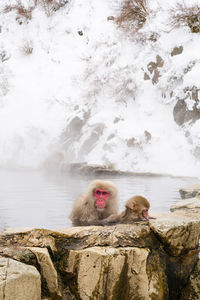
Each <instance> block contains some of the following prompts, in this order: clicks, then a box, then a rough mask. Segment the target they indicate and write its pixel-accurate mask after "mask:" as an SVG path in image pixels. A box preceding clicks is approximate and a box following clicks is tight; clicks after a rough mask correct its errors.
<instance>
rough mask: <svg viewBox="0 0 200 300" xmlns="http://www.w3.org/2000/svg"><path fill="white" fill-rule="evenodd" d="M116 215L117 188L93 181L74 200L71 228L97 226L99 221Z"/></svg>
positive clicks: (106, 182) (107, 182)
mask: <svg viewBox="0 0 200 300" xmlns="http://www.w3.org/2000/svg"><path fill="white" fill-rule="evenodd" d="M117 213H118V190H117V187H116V186H115V185H114V184H113V183H112V182H111V181H103V180H94V181H92V182H91V183H90V184H89V186H88V189H87V191H86V192H85V193H84V194H81V195H80V196H79V197H78V198H77V199H76V200H75V202H74V206H73V209H72V212H71V214H70V219H71V221H72V225H73V226H88V225H98V221H99V220H103V219H105V218H107V217H109V216H110V215H112V214H117ZM99 225H101V224H99Z"/></svg>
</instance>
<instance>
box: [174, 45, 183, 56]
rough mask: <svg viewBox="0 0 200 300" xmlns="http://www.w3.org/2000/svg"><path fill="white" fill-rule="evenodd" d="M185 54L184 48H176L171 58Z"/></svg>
mask: <svg viewBox="0 0 200 300" xmlns="http://www.w3.org/2000/svg"><path fill="white" fill-rule="evenodd" d="M182 52H183V46H179V47H174V49H173V50H172V52H171V56H175V55H179V54H181V53H182Z"/></svg>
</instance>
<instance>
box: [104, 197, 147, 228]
mask: <svg viewBox="0 0 200 300" xmlns="http://www.w3.org/2000/svg"><path fill="white" fill-rule="evenodd" d="M149 208H150V203H149V201H148V200H147V199H146V198H144V197H142V196H134V197H132V198H130V199H129V200H128V201H127V202H126V204H125V210H124V211H123V212H122V213H121V214H113V215H111V216H109V217H108V218H106V219H105V220H102V221H99V222H98V225H114V224H131V223H134V222H138V221H147V219H145V218H144V216H143V210H144V209H149ZM150 218H151V217H150Z"/></svg>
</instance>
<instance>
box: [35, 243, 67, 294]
mask: <svg viewBox="0 0 200 300" xmlns="http://www.w3.org/2000/svg"><path fill="white" fill-rule="evenodd" d="M29 250H31V252H33V253H34V254H35V256H36V257H37V261H38V264H39V265H40V268H41V275H42V276H43V280H45V281H46V283H47V288H48V291H49V294H50V295H51V296H52V297H53V299H57V298H59V297H62V294H61V290H60V287H59V284H58V274H57V271H56V269H55V267H54V265H53V263H52V260H51V257H50V255H49V252H48V250H47V249H46V248H38V247H30V248H29Z"/></svg>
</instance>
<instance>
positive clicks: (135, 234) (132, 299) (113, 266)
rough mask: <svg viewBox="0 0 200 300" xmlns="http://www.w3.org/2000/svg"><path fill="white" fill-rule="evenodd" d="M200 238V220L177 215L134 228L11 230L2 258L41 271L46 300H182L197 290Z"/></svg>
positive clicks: (1, 245) (3, 239)
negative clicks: (185, 290)
mask: <svg viewBox="0 0 200 300" xmlns="http://www.w3.org/2000/svg"><path fill="white" fill-rule="evenodd" d="M199 234H200V218H195V219H194V218H190V217H188V216H186V215H184V214H183V215H181V214H180V212H179V213H176V212H173V213H167V214H162V215H158V216H157V219H156V220H152V221H151V222H150V223H135V224H132V225H116V226H107V227H98V226H91V227H74V228H66V229H62V230H55V231H53V230H45V229H29V230H27V229H25V230H15V231H13V230H7V231H4V232H2V233H1V235H0V254H1V255H2V256H3V257H4V259H8V257H9V258H13V259H15V260H16V261H21V262H23V263H25V264H29V265H32V266H31V268H34V270H36V268H37V270H38V271H39V272H40V278H41V282H42V285H41V286H42V299H43V300H44V299H48V300H57V299H64V300H66V299H67V300H70V299H73V300H76V299H83V300H96V299H97V300H101V299H108V300H117V299H124V300H137V299H138V300H139V299H144V300H148V299H151V300H165V299H173V300H176V299H177V300H178V299H180V297H181V294H182V290H183V287H185V286H187V284H188V285H189V284H190V286H192V287H193V284H192V276H193V275H192V271H193V270H194V268H195V266H196V264H197V262H198V246H199ZM5 257H6V258H5ZM25 266H26V265H25ZM33 266H34V267H33ZM28 267H30V266H28ZM37 270H36V272H37ZM195 278H196V277H195ZM2 282H3V279H1V284H2ZM190 282H191V283H190ZM18 284H19V285H20V283H18ZM22 289H23V286H22ZM190 290H191V291H193V290H194V289H193V288H190ZM185 293H186V292H185ZM187 293H188V294H187V295H188V297H190V295H189V294H190V292H189V289H188V292H187ZM192 293H193V294H194V292H192ZM30 295H31V294H30ZM2 297H3V296H2ZM34 297H35V295H34V296H33V297H32V296H30V297H29V300H32V299H34V300H35V299H37V298H34ZM5 299H6V298H5ZM5 299H4V298H0V300H5ZM13 299H15V298H13ZM16 299H17V298H16ZM21 299H24V298H21ZM183 299H184V298H183ZM188 299H190V298H188Z"/></svg>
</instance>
